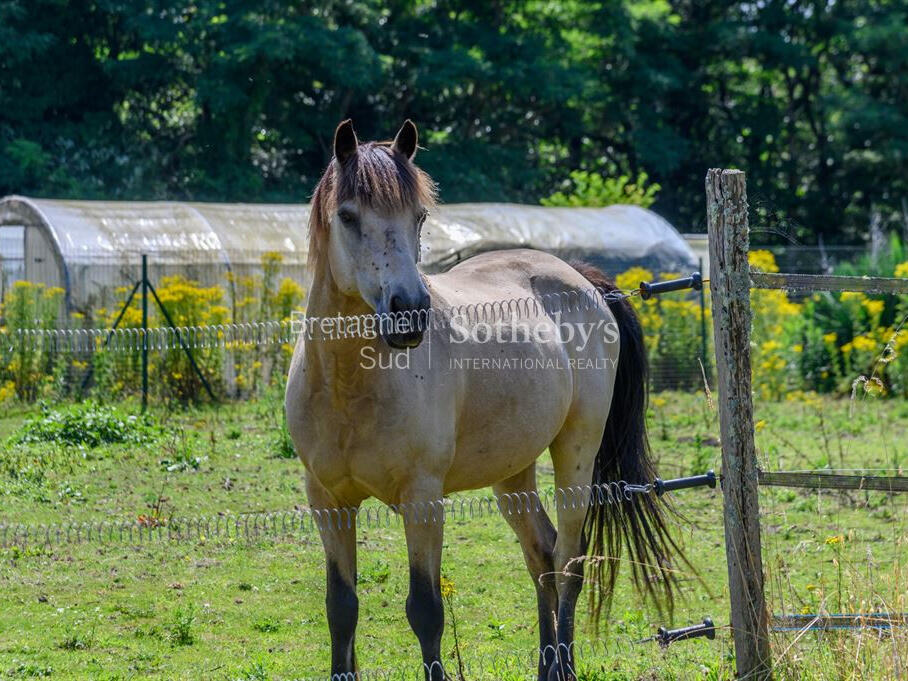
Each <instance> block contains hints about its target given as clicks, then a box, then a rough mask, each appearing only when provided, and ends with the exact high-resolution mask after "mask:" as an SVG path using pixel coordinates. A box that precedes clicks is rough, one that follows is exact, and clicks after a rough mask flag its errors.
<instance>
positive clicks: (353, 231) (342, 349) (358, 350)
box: [285, 120, 678, 681]
mask: <svg viewBox="0 0 908 681" xmlns="http://www.w3.org/2000/svg"><path fill="white" fill-rule="evenodd" d="M417 141H418V136H417V130H416V126H415V125H414V124H413V123H412V122H411V121H409V120H408V121H406V122H405V123H404V124H403V127H401V129H400V131H399V132H398V133H397V135H396V137H395V138H394V140H393V141H392V142H368V143H360V142H359V141H358V139H357V137H356V133H355V132H354V129H353V125H352V123H351V121H349V120H347V121H344V122H343V123H341V124H340V125H339V126H338V128H337V130H336V132H335V137H334V157H333V158H332V160H331V162H330V165H329V166H328V168H327V170H326V171H325V173H324V175H323V176H322V178H321V180H320V181H319V183H318V186H317V187H316V189H315V192H314V194H313V197H312V205H311V216H310V219H309V257H310V269H311V271H312V272H313V283H312V286H311V290H310V294H309V299H308V305H307V315H308V317H309V318H310V319H313V318H314V319H318V318H328V317H335V318H336V317H345V318H362V316H363V315H380V316H382V317H383V318H388V317H389V316H390V317H393V316H394V315H406V314H412V313H414V312H415V313H423V312H427V311H428V310H429V309H430V308H432V309H442V308H457V306H460V305H476V304H481V303H483V302H490V301H500V300H506V299H515V300H516V299H535V300H542V299H545V298H546V297H550V298H551V297H555V298H557V297H558V296H559V295H561V294H563V293H564V292H565V291H569V292H579V291H588V290H594V291H598V293H596V295H598V296H600V298H599V301H600V302H601V303H602V304H598V305H589V306H586V307H584V308H582V309H580V308H578V311H575V318H576V320H577V321H581V322H583V323H596V324H597V325H598V327H597V328H602V329H612V330H613V333H608V332H603V333H595V334H591V335H590V336H589V338H588V339H587V341H586V342H585V343H583V344H581V343H579V342H577V343H574V342H563V338H562V337H560V336H559V334H558V330H557V328H556V327H557V326H558V325H559V324H564V323H565V322H564V319H563V318H562V317H559V316H558V315H556V314H554V313H552V312H543V313H542V314H540V315H539V316H538V318H537V319H535V320H533V321H534V324H536V326H537V328H536V329H535V331H536V332H534V333H533V334H530V335H526V334H523V335H521V334H520V332H519V329H517V330H515V329H516V327H514V326H511V327H508V326H507V325H504V324H500V325H499V326H500V327H501V329H498V330H499V331H501V333H499V334H497V335H495V337H494V338H490V337H489V336H490V334H485V335H481V334H464V333H461V334H455V333H453V332H452V329H451V328H445V326H444V325H431V324H413V325H409V326H407V325H403V326H402V328H399V327H397V326H387V325H386V326H385V327H384V328H382V329H381V330H380V332H379V333H376V334H367V333H363V334H337V337H334V338H330V339H326V338H319V337H317V336H314V335H310V334H301V337H300V340H299V341H298V343H297V346H296V349H295V352H294V355H293V359H292V362H291V366H290V373H289V377H288V383H287V391H286V404H285V406H286V414H287V423H288V428H289V430H290V434H291V437H292V439H293V442H294V445H295V447H296V450H297V452H298V454H299V457H300V459H301V460H302V462H303V464H304V466H305V469H306V473H307V475H306V489H307V493H308V501H309V505H310V507H311V508H312V509H316V510H321V511H326V510H330V509H349V510H347V511H345V513H346V514H347V515H345V516H344V517H345V518H346V520H344V521H343V522H322V523H320V524H319V532H320V534H321V539H322V543H323V545H324V550H325V556H326V572H327V598H326V606H327V619H328V629H329V631H330V636H331V673H332V677H333V678H341V679H353V678H359V677H358V671H357V662H356V655H355V652H354V637H355V633H356V625H357V618H358V613H359V601H358V598H357V595H356V523H355V518H356V511H355V510H356V509H358V508H359V507H360V504H361V502H363V501H364V500H365V499H367V498H369V497H375V498H377V499H379V500H381V501H382V502H384V503H386V504H389V505H392V506H393V507H395V508H400V507H403V506H405V505H407V504H415V505H418V504H430V503H432V502H436V501H438V500H440V499H443V497H444V495H447V494H450V493H452V492H458V491H463V490H473V489H478V488H482V487H487V486H490V485H491V486H492V488H493V489H494V491H495V493H496V494H498V495H504V494H512V493H518V492H519V493H524V494H527V495H533V494H534V493H535V490H536V460H537V458H538V457H539V456H540V455H541V454H542V453H543V452H544V451H545V450H546V449H548V450H549V452H550V453H551V458H552V462H553V464H554V475H555V484H556V486H557V488H560V489H587V490H590V489H595V488H596V486H597V485H607V484H608V483H609V482H612V481H618V480H623V481H626V482H628V483H643V482H648V481H651V480H652V479H653V478H654V471H653V468H652V465H651V462H650V458H649V449H648V445H647V439H646V432H645V423H644V419H645V411H646V369H647V366H646V355H645V352H644V347H643V336H642V331H641V327H640V323H639V321H638V318H637V316H636V313H635V311H634V309H633V307H632V306H631V305H630V303H629V302H628V301H627V300H625V299H623V298H621V297H620V296H615V295H612V296H608V295H607V294H608V293H609V292H613V291H615V287H614V285H612V284H611V283H610V281H609V280H608V279H607V278H606V277H605V276H604V275H603V274H602V273H601V272H599V271H598V270H596V269H594V268H592V267H589V266H585V265H577V266H572V265H568V264H567V263H565V262H564V261H562V260H560V259H559V258H557V257H555V256H553V255H550V254H546V253H543V252H539V251H534V250H528V249H520V250H503V251H496V252H490V253H485V254H482V255H478V256H476V257H473V258H471V259H469V260H466V261H465V262H463V263H461V264H459V265H457V266H456V267H454V268H452V269H450V270H449V271H447V272H445V273H442V274H437V275H433V276H427V275H425V274H423V273H422V272H421V271H420V269H419V265H418V263H419V253H420V232H421V229H422V225H423V222H424V220H425V219H426V216H427V215H428V214H429V212H430V211H431V210H432V209H433V207H434V206H435V200H436V188H435V184H434V182H433V181H432V180H431V178H430V177H429V176H428V175H427V174H426V173H425V172H424V171H422V170H420V169H419V168H418V167H417V166H416V165H415V164H414V162H413V159H414V156H415V154H416V150H417ZM603 294H605V295H604V297H603ZM502 329H503V330H502ZM540 331H545V332H547V333H540ZM502 333H503V334H504V335H501V334H502ZM509 334H510V335H509ZM517 335H521V337H520V338H517V337H516V336H517ZM503 353H508V355H509V356H510V357H513V358H515V359H517V360H518V362H516V363H515V364H516V366H517V368H516V369H513V370H508V371H490V370H464V369H463V364H462V363H458V362H455V361H454V360H455V359H456V358H464V357H467V358H469V359H471V360H474V361H473V363H472V364H471V366H475V365H477V361H476V360H482V361H485V360H490V361H491V360H497V359H500V358H501V356H502V354H503ZM395 357H397V358H398V359H400V358H406V362H396V363H395V362H393V361H392V360H394V359H395ZM366 359H369V360H370V361H365V360H366ZM521 359H526V360H532V361H527V362H524V363H520V362H519V360H521ZM479 364H480V365H483V364H482V362H479ZM524 367H525V368H524ZM589 367H594V368H593V369H590V368H589ZM589 496H590V497H595V494H592V495H589ZM612 501H613V502H614V503H581V504H578V503H562V504H560V505H559V508H558V509H557V529H556V527H555V526H553V524H552V522H551V521H550V520H549V517H548V515H547V514H546V512H545V511H544V510H542V509H541V508H539V509H534V510H533V511H532V512H522V513H506V514H504V515H505V518H506V520H507V522H508V523H509V524H510V526H511V527H512V528H513V530H514V532H515V533H516V534H517V537H518V538H519V540H520V544H521V547H522V549H523V554H524V558H525V560H526V565H527V568H528V570H529V573H530V575H531V577H532V581H533V585H534V586H535V588H536V596H537V601H538V617H539V644H540V657H539V670H538V674H539V680H540V681H569V680H570V681H574V680H575V679H576V672H575V671H574V670H575V660H574V648H573V645H572V643H573V639H574V623H575V610H576V605H577V601H578V598H579V595H580V592H581V588H582V586H583V582H584V576H583V575H584V563H585V562H588V563H589V566H587V567H588V568H589V570H590V571H591V572H592V573H593V576H594V579H592V580H591V581H592V582H593V584H594V587H593V591H592V595H591V599H590V605H591V608H592V609H593V613H594V614H595V616H596V617H597V618H598V615H599V613H600V611H601V610H602V609H603V606H604V607H605V608H607V607H608V604H609V602H610V597H611V593H612V590H613V587H614V585H615V578H616V574H617V570H618V560H619V558H620V555H621V553H622V549H623V548H626V549H627V551H628V553H629V554H630V559H631V570H632V574H633V577H634V581H635V584H636V585H637V586H638V588H639V589H640V590H641V591H642V592H643V593H644V594H645V595H648V596H653V597H655V598H657V600H658V602H660V603H663V604H664V603H668V604H669V605H670V604H671V601H672V596H673V592H674V591H675V590H676V589H675V588H673V581H674V580H673V576H672V573H673V570H672V568H671V562H670V561H671V556H672V555H673V554H675V553H676V552H677V551H678V548H677V546H676V545H675V543H674V541H673V540H672V539H671V537H670V536H669V534H668V531H667V526H666V517H665V512H664V511H663V510H662V509H661V508H660V506H659V505H657V503H658V502H657V501H656V500H655V499H654V498H653V497H652V496H651V495H627V496H623V495H619V496H618V498H616V499H612ZM404 530H405V535H406V541H407V551H408V557H409V568H410V586H409V595H408V598H407V601H406V614H407V618H408V620H409V622H410V625H411V626H412V628H413V631H414V633H415V634H416V637H417V638H418V640H419V644H420V647H421V650H422V659H423V663H424V665H425V673H426V678H427V679H428V680H429V681H440V680H442V679H447V678H448V677H447V676H446V675H445V672H444V669H443V666H442V661H441V651H440V648H441V638H442V631H443V629H444V611H443V602H442V596H441V589H440V571H441V552H442V535H443V531H444V523H443V522H405V523H404Z"/></svg>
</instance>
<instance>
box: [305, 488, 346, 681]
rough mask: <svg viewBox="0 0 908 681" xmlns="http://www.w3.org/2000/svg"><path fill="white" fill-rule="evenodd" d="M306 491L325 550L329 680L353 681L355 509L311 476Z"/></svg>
mask: <svg viewBox="0 0 908 681" xmlns="http://www.w3.org/2000/svg"><path fill="white" fill-rule="evenodd" d="M306 490H307V492H308V495H309V505H310V507H311V508H312V509H313V511H314V512H315V513H316V522H317V524H318V528H319V534H320V535H321V537H322V544H323V545H324V547H325V564H326V565H325V567H326V573H327V578H328V579H327V582H328V584H327V594H326V597H325V606H326V610H327V615H328V630H329V632H330V633H331V679H332V681H347V680H348V679H349V680H352V679H356V678H358V677H357V668H356V654H355V652H354V645H353V644H354V638H355V635H356V622H357V619H358V618H359V599H358V598H357V596H356V514H355V509H354V508H352V507H347V508H343V507H342V506H341V504H339V503H338V502H337V500H336V499H335V497H334V495H332V494H331V493H330V492H328V490H326V489H325V488H324V487H323V486H322V485H321V484H319V482H318V481H317V480H315V479H314V477H313V476H312V475H308V476H307V478H306Z"/></svg>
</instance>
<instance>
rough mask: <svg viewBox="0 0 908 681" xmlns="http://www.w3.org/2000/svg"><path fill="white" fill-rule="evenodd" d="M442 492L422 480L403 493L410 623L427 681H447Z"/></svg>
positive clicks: (438, 485) (439, 487)
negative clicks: (443, 643)
mask: <svg viewBox="0 0 908 681" xmlns="http://www.w3.org/2000/svg"><path fill="white" fill-rule="evenodd" d="M442 492H443V490H442V484H441V482H440V481H438V482H437V483H434V482H430V481H427V480H421V481H420V482H419V484H418V485H412V486H409V489H407V490H406V491H405V492H404V494H403V495H402V496H403V499H404V503H403V504H402V505H401V506H402V507H401V515H402V516H403V519H404V523H405V525H404V529H405V532H406V535H407V553H408V556H409V561H410V594H409V595H408V596H407V619H408V620H409V621H410V626H411V627H412V628H413V633H415V634H416V638H417V639H419V646H420V648H421V649H422V661H423V666H424V668H425V676H426V681H446V679H447V678H448V677H447V675H446V674H445V671H444V667H443V666H442V663H441V635H442V633H443V632H444V628H445V614H444V605H443V603H442V598H441V546H442V542H443V539H444V522H443V521H444V509H443V506H442V504H441V503H439V502H440V500H441V498H442Z"/></svg>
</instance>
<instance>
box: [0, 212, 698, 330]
mask: <svg viewBox="0 0 908 681" xmlns="http://www.w3.org/2000/svg"><path fill="white" fill-rule="evenodd" d="M308 217H309V206H308V205H303V204H298V205H289V204H288V205H266V204H214V203H177V202H100V201H98V202H96V201H63V200H52V199H32V198H26V197H21V196H8V197H6V198H3V199H0V274H2V277H0V293H2V294H3V295H5V292H6V290H8V288H9V287H10V286H11V285H12V284H13V283H14V282H15V281H17V280H27V281H31V282H35V283H42V284H45V285H46V286H58V287H61V288H62V289H63V290H64V291H65V303H66V308H67V311H68V312H74V311H80V312H88V313H90V312H91V311H92V310H94V309H97V308H99V307H103V306H109V305H111V304H114V303H115V302H116V301H117V300H118V296H121V295H122V291H121V290H120V289H122V287H124V286H125V287H129V286H131V285H133V284H134V283H135V282H136V281H137V280H138V279H139V277H140V262H141V256H142V255H143V254H145V255H147V257H148V265H149V278H150V279H151V280H152V281H157V280H159V279H160V278H161V277H163V276H166V275H172V274H180V275H183V276H185V277H187V278H189V279H192V280H194V281H197V282H199V283H200V284H203V285H206V286H210V285H215V284H218V285H224V284H225V282H226V281H228V279H230V280H233V279H235V278H236V277H242V276H249V275H254V274H256V273H259V272H260V271H261V268H262V262H263V257H266V255H267V254H279V258H278V257H277V256H273V255H272V256H270V257H272V258H275V259H277V260H279V268H280V270H281V271H280V275H281V276H289V277H292V278H293V279H295V280H297V281H298V282H301V283H304V282H305V279H306V269H305V268H306V259H307V245H308V240H307V236H306V223H307V220H308ZM518 247H530V248H538V249H541V250H545V251H549V252H552V253H555V254H557V255H559V256H562V257H564V258H567V259H572V258H576V259H584V260H588V261H590V262H593V263H594V264H596V265H598V266H599V267H602V268H603V269H605V270H606V271H608V272H612V273H615V272H620V271H622V270H624V269H627V268H628V267H630V266H632V265H642V266H644V267H647V268H649V269H652V270H654V271H656V272H663V271H681V270H690V269H693V268H696V266H697V259H696V256H695V255H694V253H693V251H692V250H691V248H690V247H689V246H688V245H687V243H686V242H685V241H684V239H683V238H682V237H681V235H680V234H679V233H678V232H677V231H676V230H675V229H674V228H673V227H672V226H671V225H670V224H669V223H668V222H667V221H666V220H664V219H663V218H661V217H659V216H658V215H657V214H655V213H653V212H652V211H649V210H646V209H643V208H639V207H636V206H610V207H608V208H545V207H541V206H523V205H514V204H503V203H477V204H451V205H442V206H441V207H440V208H439V209H438V210H437V211H436V212H435V214H433V215H432V216H430V218H429V219H428V221H427V222H426V226H425V227H424V229H423V243H422V248H423V254H422V265H423V267H424V269H426V270H427V271H439V270H444V269H447V268H449V267H451V266H452V265H454V264H456V263H457V262H459V261H461V260H464V259H466V258H468V257H470V256H472V255H475V254H476V253H480V252H482V251H487V250H493V249H500V248H518ZM230 275H232V277H231V276H230Z"/></svg>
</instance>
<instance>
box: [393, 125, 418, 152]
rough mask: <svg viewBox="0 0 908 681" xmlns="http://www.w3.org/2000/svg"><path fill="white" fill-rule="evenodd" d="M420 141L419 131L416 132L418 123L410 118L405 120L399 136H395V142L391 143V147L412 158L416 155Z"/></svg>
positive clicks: (398, 132)
mask: <svg viewBox="0 0 908 681" xmlns="http://www.w3.org/2000/svg"><path fill="white" fill-rule="evenodd" d="M418 143H419V133H418V132H416V124H415V123H413V121H411V120H410V119H409V118H408V119H407V120H405V121H404V124H403V125H402V126H401V127H400V130H398V131H397V136H396V137H395V138H394V144H392V145H391V148H392V149H393V150H394V151H397V152H400V153H401V154H403V155H404V156H406V157H407V158H410V159H412V158H413V157H414V156H415V155H416V145H417V144H418Z"/></svg>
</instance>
